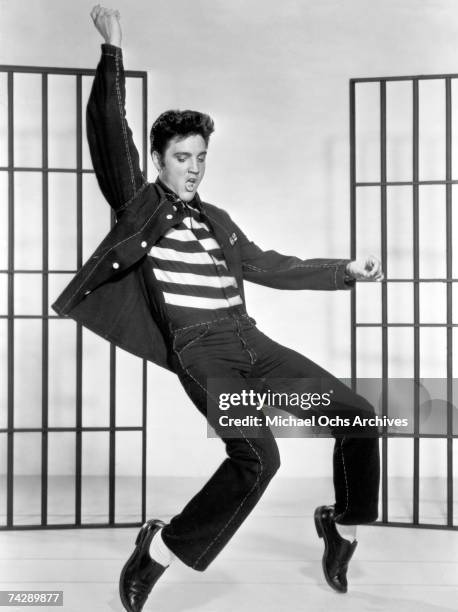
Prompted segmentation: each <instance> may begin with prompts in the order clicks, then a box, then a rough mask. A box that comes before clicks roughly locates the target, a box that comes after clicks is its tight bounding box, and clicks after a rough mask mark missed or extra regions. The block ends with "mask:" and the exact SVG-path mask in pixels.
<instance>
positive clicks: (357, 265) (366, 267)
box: [347, 255, 384, 281]
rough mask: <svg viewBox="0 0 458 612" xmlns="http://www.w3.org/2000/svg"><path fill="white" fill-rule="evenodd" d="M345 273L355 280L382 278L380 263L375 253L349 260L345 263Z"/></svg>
mask: <svg viewBox="0 0 458 612" xmlns="http://www.w3.org/2000/svg"><path fill="white" fill-rule="evenodd" d="M347 274H348V275H349V276H351V277H352V278H354V279H355V280H368V281H371V280H373V281H381V280H383V278H384V275H383V272H382V264H381V263H380V260H379V259H378V257H375V255H369V257H366V258H365V259H356V260H355V261H350V263H348V264H347Z"/></svg>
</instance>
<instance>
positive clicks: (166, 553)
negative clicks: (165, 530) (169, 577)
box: [149, 527, 175, 567]
mask: <svg viewBox="0 0 458 612" xmlns="http://www.w3.org/2000/svg"><path fill="white" fill-rule="evenodd" d="M161 531H162V527H161V529H159V531H157V532H156V533H155V534H154V537H153V539H152V540H151V544H150V545H149V554H150V557H151V559H153V560H154V561H156V562H157V563H160V564H161V565H163V566H164V567H168V566H169V565H170V564H171V563H172V561H173V560H174V559H175V555H174V554H173V552H172V551H171V550H170V548H168V547H167V546H166V545H165V542H164V540H163V539H162V534H161Z"/></svg>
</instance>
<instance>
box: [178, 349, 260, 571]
mask: <svg viewBox="0 0 458 612" xmlns="http://www.w3.org/2000/svg"><path fill="white" fill-rule="evenodd" d="M175 353H176V355H177V357H178V360H179V362H180V365H181V367H182V368H183V370H184V371H185V372H186V374H187V375H188V376H189V377H190V378H192V380H193V381H194V382H195V383H196V384H197V385H199V387H200V388H201V389H202V390H203V391H204V392H205V393H206V395H208V396H209V397H210V398H212V399H215V398H213V397H212V395H211V393H209V392H208V390H207V389H206V388H205V387H204V386H203V385H202V384H201V383H200V382H199V381H198V380H197V378H195V377H194V376H193V375H192V374H191V372H189V370H188V368H186V367H185V366H184V364H183V362H182V360H181V356H180V355H179V353H178V352H177V351H175ZM215 401H216V399H215ZM237 429H238V430H239V432H240V433H241V434H242V437H243V439H244V440H245V442H246V443H247V444H248V446H249V447H250V448H251V450H252V451H253V453H254V454H255V455H256V457H257V459H258V461H259V469H258V473H257V474H256V480H255V482H254V484H253V486H252V487H251V489H250V490H249V491H248V493H247V494H246V495H245V497H244V498H243V499H242V501H241V502H240V504H239V506H238V507H237V508H236V509H235V511H234V513H233V514H232V516H231V517H230V518H229V520H228V521H227V523H226V524H225V525H224V526H223V527H222V529H221V530H220V531H219V532H218V533H217V534H216V536H215V537H214V538H213V540H212V541H211V542H210V544H209V545H208V546H207V548H206V549H205V550H204V551H203V552H202V553H201V554H200V555H199V557H198V558H197V559H196V561H195V562H194V564H193V565H192V568H193V569H196V566H197V564H198V563H199V561H200V560H201V559H202V557H203V556H204V555H206V554H207V552H208V551H209V550H210V548H211V547H212V546H213V545H214V544H215V542H216V541H217V540H218V539H219V538H220V537H221V535H222V534H223V533H224V532H225V531H226V529H227V528H228V527H229V525H230V524H231V522H232V521H233V520H234V518H235V517H236V515H237V514H238V513H239V512H240V510H241V508H242V506H243V504H244V503H245V502H246V500H247V499H248V498H249V497H250V495H251V494H252V493H253V491H254V490H255V489H256V488H257V487H258V484H259V482H260V480H261V475H262V473H263V471H264V464H263V462H262V459H261V456H260V454H259V453H258V452H257V450H256V449H255V447H254V446H253V445H252V444H251V442H250V441H249V440H248V438H247V437H246V436H245V434H244V433H243V431H242V430H241V429H240V427H237Z"/></svg>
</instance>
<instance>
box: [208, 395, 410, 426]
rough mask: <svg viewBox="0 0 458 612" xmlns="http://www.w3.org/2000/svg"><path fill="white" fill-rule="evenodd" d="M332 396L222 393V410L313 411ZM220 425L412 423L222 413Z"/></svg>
mask: <svg viewBox="0 0 458 612" xmlns="http://www.w3.org/2000/svg"><path fill="white" fill-rule="evenodd" d="M332 393H333V391H332V390H330V391H328V392H325V393H318V392H315V393H279V392H271V391H267V392H264V393H259V392H256V391H253V390H252V389H251V390H243V391H240V392H239V393H220V394H219V395H218V407H219V409H220V410H222V411H227V410H230V409H233V408H236V409H240V408H241V407H247V408H250V409H254V410H257V411H260V410H261V409H262V408H269V407H270V408H283V409H287V408H288V407H293V406H294V407H299V408H301V409H302V410H304V411H307V410H310V409H313V408H315V409H319V408H326V407H328V406H329V405H330V404H331V398H332ZM318 412H319V410H318ZM218 423H219V425H220V426H221V427H232V426H236V427H241V426H248V427H262V426H263V425H268V426H274V427H296V426H299V427H316V426H321V427H386V426H388V427H393V426H394V427H407V426H408V425H409V420H408V419H407V418H399V417H394V418H389V417H387V416H378V415H374V416H373V417H369V418H365V417H361V416H355V417H353V418H349V417H342V416H335V415H334V416H328V415H326V414H321V415H320V414H311V415H310V416H309V417H304V418H301V417H297V416H294V415H278V414H275V415H274V414H272V415H269V414H267V413H263V416H256V415H254V414H246V415H244V416H237V417H233V416H230V415H229V414H222V415H220V416H219V418H218Z"/></svg>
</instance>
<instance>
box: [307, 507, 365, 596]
mask: <svg viewBox="0 0 458 612" xmlns="http://www.w3.org/2000/svg"><path fill="white" fill-rule="evenodd" d="M315 527H316V530H317V532H318V535H319V536H320V538H323V539H324V554H323V561H322V566H323V572H324V577H325V578H326V582H327V583H328V584H329V586H330V587H331V588H332V589H334V590H335V591H337V592H339V593H346V592H347V568H348V563H349V561H350V559H351V558H352V555H353V553H354V552H355V548H356V546H357V545H358V542H357V541H356V540H354V541H353V542H350V541H349V540H346V539H345V538H343V537H342V536H341V535H340V533H339V532H338V531H337V529H336V522H335V520H334V507H333V506H318V508H317V509H316V510H315Z"/></svg>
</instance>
